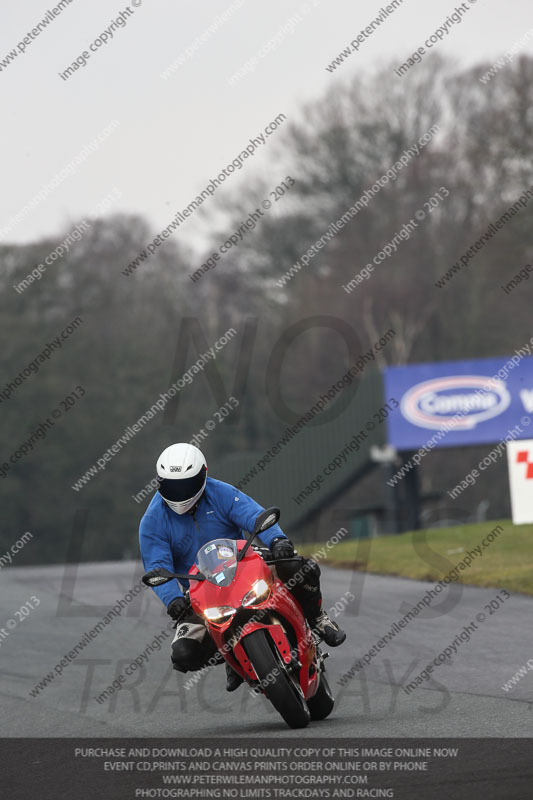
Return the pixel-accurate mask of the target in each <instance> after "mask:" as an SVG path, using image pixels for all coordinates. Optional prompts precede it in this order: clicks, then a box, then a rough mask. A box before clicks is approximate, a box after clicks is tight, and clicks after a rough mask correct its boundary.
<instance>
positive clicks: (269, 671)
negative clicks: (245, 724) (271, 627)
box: [243, 630, 311, 728]
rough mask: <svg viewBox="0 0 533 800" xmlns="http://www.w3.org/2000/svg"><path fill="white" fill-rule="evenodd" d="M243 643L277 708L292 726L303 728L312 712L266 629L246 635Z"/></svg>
mask: <svg viewBox="0 0 533 800" xmlns="http://www.w3.org/2000/svg"><path fill="white" fill-rule="evenodd" d="M243 645H244V648H245V650H246V653H247V655H248V658H249V659H250V661H251V663H252V666H253V668H254V670H255V674H256V675H257V677H258V678H259V680H260V681H261V683H263V681H264V685H263V686H262V687H261V688H262V689H263V691H264V693H265V695H266V696H267V698H268V699H269V700H270V702H271V703H272V705H273V706H274V708H275V709H276V711H278V712H279V713H280V714H281V716H282V717H283V719H284V720H285V722H286V723H287V725H289V727H291V728H305V727H306V725H308V724H309V720H310V719H311V714H310V711H309V708H308V707H307V703H306V702H305V698H304V696H303V694H302V691H301V689H300V688H299V687H296V685H295V684H294V682H293V681H292V680H291V678H290V676H289V675H288V674H287V669H286V666H285V663H284V662H283V660H282V659H281V656H280V655H279V653H278V650H277V648H276V647H275V645H274V643H273V642H272V639H271V638H270V636H269V634H268V633H267V631H265V630H257V631H253V632H252V633H250V634H248V636H246V637H245V639H244V640H243Z"/></svg>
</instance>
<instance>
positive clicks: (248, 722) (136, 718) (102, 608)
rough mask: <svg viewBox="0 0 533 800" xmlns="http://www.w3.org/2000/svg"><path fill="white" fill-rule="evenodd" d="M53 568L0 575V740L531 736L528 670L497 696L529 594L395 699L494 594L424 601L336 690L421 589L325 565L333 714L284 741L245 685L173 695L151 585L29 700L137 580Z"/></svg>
mask: <svg viewBox="0 0 533 800" xmlns="http://www.w3.org/2000/svg"><path fill="white" fill-rule="evenodd" d="M65 570H66V568H65V567H63V566H61V567H59V566H57V567H20V568H17V567H12V568H7V569H3V570H2V574H1V575H0V609H1V620H2V621H1V622H0V629H1V628H2V627H3V628H4V630H5V631H6V632H7V633H8V635H7V636H5V635H4V636H3V638H2V639H1V640H0V665H1V668H0V695H1V702H0V708H1V711H0V720H1V724H2V735H3V736H14V737H26V736H32V737H58V736H89V737H100V736H106V737H114V736H116V737H122V736H150V737H151V736H165V737H166V736H168V737H172V736H180V735H186V736H194V737H215V736H245V737H264V736H276V735H277V736H280V735H282V736H289V737H291V736H292V737H295V738H298V739H302V738H309V737H313V736H323V735H326V736H328V737H329V736H356V737H393V736H399V737H445V736H450V737H451V736H455V737H500V736H501V737H529V736H531V733H532V730H533V702H531V701H533V672H531V673H528V674H527V675H526V676H525V677H524V678H522V680H521V681H520V683H518V684H517V685H516V686H515V687H514V689H513V690H512V691H510V692H508V693H506V692H505V691H503V690H502V688H501V686H502V684H504V683H505V682H506V681H507V680H509V678H510V677H511V676H512V675H514V673H515V671H516V670H517V669H519V668H520V667H521V666H522V665H524V664H525V663H526V662H527V660H528V659H530V658H533V642H532V637H531V629H532V618H533V598H530V597H527V596H523V595H519V594H513V595H511V597H510V598H509V599H508V600H506V602H505V603H504V605H503V606H502V607H501V608H500V609H499V610H498V611H497V612H496V613H494V614H492V615H488V614H487V619H486V620H485V622H484V623H483V624H482V625H480V626H479V629H478V630H477V631H476V632H475V634H474V636H473V638H472V639H471V640H470V641H469V642H467V643H464V644H462V645H461V648H460V649H459V651H458V653H457V655H455V656H454V657H453V663H449V662H446V663H444V664H443V665H442V666H440V667H439V668H438V669H436V671H435V672H434V673H433V676H434V681H432V682H431V683H429V682H428V683H424V684H423V685H422V686H420V687H419V688H417V689H416V690H415V691H413V692H412V693H410V694H406V693H405V692H404V690H403V689H402V684H405V683H407V682H408V681H410V680H413V678H414V676H415V675H416V674H418V673H419V672H420V670H422V669H423V668H424V667H425V666H426V664H427V663H428V662H429V661H431V660H432V659H433V658H434V657H435V656H436V655H438V653H440V652H441V651H442V650H443V649H444V647H445V646H446V645H448V644H449V642H451V641H452V640H453V639H454V638H455V637H456V636H457V635H458V634H459V633H460V632H461V630H462V629H463V626H464V625H466V624H468V623H469V622H470V621H471V620H472V619H475V616H476V614H478V613H479V612H483V611H484V612H485V613H487V611H486V609H484V605H485V604H487V603H489V602H490V600H491V599H492V598H494V597H495V595H496V594H497V593H498V590H496V589H480V588H475V587H470V586H464V587H459V588H455V589H447V590H445V591H444V592H442V593H441V595H440V596H439V597H438V598H436V599H435V600H434V601H433V606H434V607H435V608H436V609H437V612H436V614H437V615H436V616H435V614H434V613H433V612H428V614H427V616H425V618H423V619H422V618H421V616H420V615H419V616H418V617H417V618H416V619H415V620H413V621H412V622H411V623H410V624H409V625H408V626H407V627H406V628H404V629H403V630H402V631H401V633H400V634H399V635H397V636H396V637H395V638H394V640H393V641H392V642H391V643H389V644H388V645H387V647H386V648H385V649H384V650H382V651H381V652H380V653H379V654H378V656H377V657H376V658H374V659H373V660H372V661H371V663H370V665H369V666H367V667H366V668H365V670H364V672H362V673H361V672H359V673H357V674H355V676H354V677H353V678H352V679H351V680H349V681H348V684H347V685H346V686H344V687H341V686H339V685H338V684H337V681H338V679H339V678H340V677H341V676H342V675H343V674H344V673H345V672H346V671H347V670H349V669H350V667H351V666H352V665H353V663H354V660H355V659H356V658H360V657H361V656H362V655H363V654H364V653H365V652H366V651H367V650H368V649H369V648H370V647H372V645H373V644H374V643H375V642H376V641H377V640H378V639H379V638H380V637H381V636H382V635H383V633H385V632H386V631H388V630H389V627H390V625H391V624H392V623H393V622H394V621H395V620H398V619H399V618H401V617H402V616H403V614H404V613H405V610H406V608H402V604H407V605H409V606H411V605H413V604H416V603H417V602H418V601H419V600H420V598H421V597H422V596H423V594H424V593H425V591H426V590H427V589H428V588H429V587H430V586H431V584H428V583H422V582H419V581H410V580H405V579H401V578H392V577H383V576H376V575H364V574H362V573H352V572H350V571H349V570H339V569H331V568H323V581H322V585H323V591H324V598H325V605H326V607H327V608H330V607H331V606H332V605H333V604H334V603H335V602H336V601H337V600H338V599H339V598H340V597H342V596H343V595H345V593H346V592H348V591H351V592H352V593H353V594H354V595H355V597H356V598H357V599H356V601H355V602H353V603H352V604H351V607H350V608H349V609H347V610H346V611H344V612H343V613H342V614H340V615H339V617H338V621H339V622H340V623H341V624H342V626H343V627H344V628H345V630H346V631H347V634H348V638H347V640H346V642H345V644H344V645H342V646H341V647H340V648H337V649H332V650H330V658H328V660H327V662H326V666H327V670H328V675H329V678H330V683H331V686H332V688H333V689H334V694H335V697H336V707H335V709H334V711H333V713H332V715H331V716H330V717H329V718H328V719H327V720H325V721H322V722H315V723H311V724H310V725H309V726H308V727H307V728H306V729H304V730H297V731H291V730H290V729H289V728H287V726H286V725H285V723H284V722H283V720H282V719H281V718H280V717H279V715H278V714H277V713H276V712H275V711H274V710H273V709H272V707H271V706H270V705H269V703H268V702H267V701H266V700H265V698H263V697H253V696H252V695H251V693H250V692H249V691H248V690H247V687H246V686H241V687H240V688H239V689H238V690H237V691H236V692H235V693H234V694H227V693H226V692H225V689H224V685H225V670H224V668H223V666H219V667H216V668H214V669H212V670H211V671H210V672H209V673H208V674H207V676H205V677H203V678H202V679H201V680H200V681H199V682H198V683H197V684H196V686H194V687H193V688H192V689H189V690H187V689H185V683H186V682H187V681H188V680H189V678H190V675H191V674H190V673H189V674H188V675H181V674H180V673H177V672H175V671H173V670H172V669H171V667H170V655H169V648H170V644H169V643H170V635H171V634H172V631H171V628H170V623H169V622H168V617H167V616H166V614H165V611H164V609H163V606H162V605H161V603H160V602H159V600H158V599H157V597H156V596H155V595H154V594H153V592H152V591H151V590H150V589H146V590H144V589H143V591H142V593H141V594H140V595H139V596H138V597H137V598H136V599H135V600H133V601H132V602H131V603H130V604H129V605H128V607H127V609H124V611H123V612H122V615H121V616H120V617H119V618H115V619H114V620H113V621H112V622H111V623H110V624H109V625H108V626H107V627H106V628H104V629H103V630H102V631H101V632H100V633H99V635H98V636H97V637H96V638H95V639H94V640H92V641H91V642H90V643H89V644H88V645H87V647H86V648H85V649H84V650H83V651H82V653H81V654H80V655H79V656H78V657H77V658H76V660H75V661H74V662H73V663H72V664H70V665H69V666H67V667H66V668H65V669H64V671H63V674H62V675H61V676H58V677H56V678H55V680H53V681H52V682H51V683H49V685H47V686H46V687H45V688H44V689H43V690H41V691H40V693H39V694H38V695H37V697H32V696H30V694H29V692H30V690H32V689H33V688H34V687H35V685H36V684H37V683H38V682H39V681H40V680H42V678H43V677H44V676H45V675H46V674H47V673H49V672H51V671H53V669H54V666H55V665H56V664H57V663H58V662H59V661H60V659H61V658H63V656H64V654H65V653H68V652H69V651H70V650H72V648H73V646H74V645H75V644H76V643H77V642H78V641H79V640H80V638H81V637H82V635H83V633H84V632H85V631H87V630H90V629H91V628H92V627H93V626H94V625H96V623H97V622H98V621H99V620H100V619H101V618H102V616H104V615H105V613H106V612H107V610H108V609H109V608H111V607H112V606H113V605H114V604H115V603H116V602H117V600H118V599H120V598H123V597H124V596H125V595H126V593H127V592H128V591H129V589H130V588H131V587H132V586H134V585H135V584H136V583H138V582H139V578H140V575H141V571H140V570H141V568H140V565H139V564H136V563H134V562H119V563H114V564H112V563H107V564H85V565H82V566H80V567H78V568H77V575H76V576H75V580H74V576H73V574H71V573H69V572H67V573H66V572H65ZM70 570H72V568H70ZM65 574H67V576H68V575H70V579H71V581H72V584H73V585H72V586H71V587H70V588H69V586H68V585H67V584H66V583H65ZM456 592H458V594H455V593H456ZM32 595H35V596H36V597H38V598H39V600H40V605H39V606H38V608H36V609H35V610H33V611H32V612H31V613H30V614H29V616H27V617H26V618H24V619H23V620H22V621H20V622H18V623H17V625H16V627H15V628H11V629H10V630H8V629H7V628H6V627H5V626H6V621H7V620H8V619H13V617H14V612H15V611H16V610H18V609H19V608H20V607H21V606H22V605H23V604H24V603H26V602H27V601H28V600H29V598H30V597H31V596H32ZM69 595H70V596H72V597H73V598H74V599H73V601H71V600H70V599H69ZM60 596H61V597H62V603H63V605H62V606H60V605H59V602H60ZM94 606H98V608H95V607H94ZM433 606H432V607H433ZM79 613H81V614H82V616H79V615H78V616H74V615H73V614H79ZM163 629H167V630H168V633H169V639H168V640H167V641H165V642H163V645H162V649H161V650H160V651H159V652H157V651H156V652H154V653H152V655H151V657H150V660H149V662H148V664H147V665H146V666H144V667H143V668H142V669H141V670H139V671H137V672H136V673H135V675H134V676H132V677H129V678H128V679H127V683H126V684H124V685H123V686H122V688H121V689H120V691H118V692H116V693H115V694H114V695H113V696H112V698H111V699H109V700H106V701H105V702H103V703H102V704H99V703H98V702H96V700H95V699H94V698H95V697H96V696H97V695H98V694H100V693H101V692H102V691H104V690H105V689H106V688H107V686H108V685H109V684H110V683H111V682H112V681H113V679H114V678H115V677H116V676H117V675H118V674H120V673H122V672H123V670H124V668H125V667H126V666H127V665H128V664H129V663H130V662H131V661H132V660H133V659H135V657H136V656H138V655H139V653H141V652H143V650H145V648H146V646H147V645H148V644H149V643H150V642H152V641H153V639H154V636H155V634H157V633H160V631H161V630H163Z"/></svg>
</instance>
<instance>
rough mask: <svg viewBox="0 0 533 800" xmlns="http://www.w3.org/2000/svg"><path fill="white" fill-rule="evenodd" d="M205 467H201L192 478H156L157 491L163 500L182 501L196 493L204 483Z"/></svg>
mask: <svg viewBox="0 0 533 800" xmlns="http://www.w3.org/2000/svg"><path fill="white" fill-rule="evenodd" d="M206 473H207V468H206V467H205V466H203V467H202V469H201V470H200V472H199V473H198V475H195V476H194V477H193V478H159V477H158V478H157V482H158V484H159V486H158V491H159V494H160V495H161V497H164V499H165V500H170V501H171V502H174V503H183V502H184V501H185V500H190V499H191V497H194V495H195V494H198V492H199V491H200V489H201V488H202V486H203V485H204V481H205V476H206Z"/></svg>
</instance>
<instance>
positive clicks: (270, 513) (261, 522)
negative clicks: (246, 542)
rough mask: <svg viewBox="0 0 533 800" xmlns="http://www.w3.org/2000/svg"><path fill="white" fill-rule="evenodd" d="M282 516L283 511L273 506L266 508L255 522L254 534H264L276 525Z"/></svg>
mask: <svg viewBox="0 0 533 800" xmlns="http://www.w3.org/2000/svg"><path fill="white" fill-rule="evenodd" d="M280 516H281V511H280V510H279V508H276V506H272V507H271V508H265V510H264V511H261V513H260V514H259V515H258V517H257V519H256V520H255V525H254V530H253V534H254V536H257V534H258V533H263V531H266V530H267V529H268V528H271V527H272V525H275V524H276V522H277V521H278V520H279V518H280Z"/></svg>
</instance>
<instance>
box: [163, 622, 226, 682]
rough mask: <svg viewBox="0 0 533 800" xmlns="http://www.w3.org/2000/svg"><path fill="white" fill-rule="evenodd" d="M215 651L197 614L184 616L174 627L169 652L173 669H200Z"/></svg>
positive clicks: (183, 670) (213, 644)
mask: <svg viewBox="0 0 533 800" xmlns="http://www.w3.org/2000/svg"><path fill="white" fill-rule="evenodd" d="M216 652H217V648H216V646H215V643H214V642H213V640H212V638H211V637H210V635H209V633H208V631H207V628H206V627H205V624H204V622H203V620H202V618H201V617H199V616H198V615H197V614H191V615H189V616H188V617H185V618H184V619H183V620H182V622H180V624H179V625H178V626H177V627H176V634H175V636H174V639H173V640H172V654H171V658H172V666H173V667H174V669H177V670H178V671H179V672H190V671H193V670H197V669H202V668H203V667H205V666H207V662H208V661H209V659H210V658H213V657H214V655H215V653H216ZM218 663H220V662H218Z"/></svg>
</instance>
